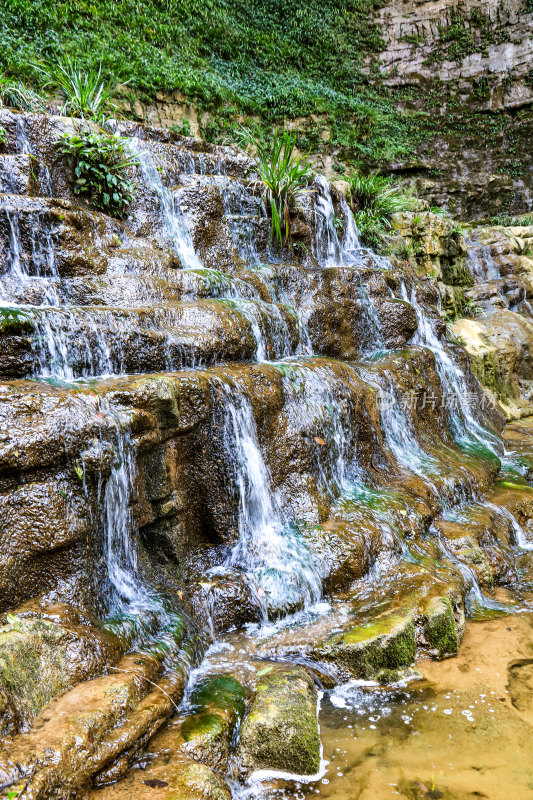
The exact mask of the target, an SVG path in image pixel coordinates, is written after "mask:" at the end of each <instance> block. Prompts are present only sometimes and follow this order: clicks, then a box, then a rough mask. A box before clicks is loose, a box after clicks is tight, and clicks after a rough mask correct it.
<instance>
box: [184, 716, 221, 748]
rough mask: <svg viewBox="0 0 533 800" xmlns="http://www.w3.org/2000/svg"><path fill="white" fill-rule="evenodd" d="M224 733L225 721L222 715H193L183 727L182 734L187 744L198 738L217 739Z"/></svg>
mask: <svg viewBox="0 0 533 800" xmlns="http://www.w3.org/2000/svg"><path fill="white" fill-rule="evenodd" d="M223 733H224V721H223V718H222V717H221V715H220V714H209V713H205V714H193V715H191V716H190V717H187V719H186V720H185V722H184V723H183V724H182V726H181V734H182V736H183V738H184V739H185V741H186V742H190V741H193V740H194V739H198V738H202V739H204V738H212V739H216V738H218V737H220V736H222V735H223Z"/></svg>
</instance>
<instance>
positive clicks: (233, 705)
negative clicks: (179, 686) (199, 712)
mask: <svg viewBox="0 0 533 800" xmlns="http://www.w3.org/2000/svg"><path fill="white" fill-rule="evenodd" d="M191 705H192V707H193V708H207V707H208V708H218V709H220V710H222V711H227V710H230V709H231V710H232V711H233V712H234V713H235V715H236V716H237V718H238V719H240V718H241V717H242V715H243V713H244V688H243V686H242V685H241V684H240V683H239V681H238V680H237V679H236V678H234V677H233V676H232V675H217V676H215V677H214V678H208V679H207V680H205V681H203V682H202V683H201V684H200V685H199V686H198V688H197V689H196V691H195V692H194V694H193V696H192V698H191Z"/></svg>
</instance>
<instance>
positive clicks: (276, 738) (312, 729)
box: [238, 668, 320, 775]
mask: <svg viewBox="0 0 533 800" xmlns="http://www.w3.org/2000/svg"><path fill="white" fill-rule="evenodd" d="M238 756H239V758H240V760H241V765H242V767H243V769H244V770H245V771H246V772H253V771H255V770H260V769H266V770H281V771H282V772H290V773H294V774H297V775H313V774H315V773H317V772H318V770H319V766H320V735H319V730H318V722H317V693H316V690H315V688H314V684H313V681H312V679H311V678H310V677H309V675H308V674H307V673H306V672H305V671H304V670H303V669H301V668H295V669H277V668H275V669H273V670H272V671H271V672H269V673H268V674H267V675H264V676H263V677H261V678H260V681H259V683H258V686H257V694H256V697H255V699H254V701H253V702H252V705H251V707H250V709H249V711H248V714H247V716H246V718H245V720H244V722H243V725H242V728H241V734H240V739H239V746H238Z"/></svg>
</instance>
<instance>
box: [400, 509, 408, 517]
mask: <svg viewBox="0 0 533 800" xmlns="http://www.w3.org/2000/svg"><path fill="white" fill-rule="evenodd" d="M400 514H401V515H402V517H406V516H407V511H406V510H405V508H400Z"/></svg>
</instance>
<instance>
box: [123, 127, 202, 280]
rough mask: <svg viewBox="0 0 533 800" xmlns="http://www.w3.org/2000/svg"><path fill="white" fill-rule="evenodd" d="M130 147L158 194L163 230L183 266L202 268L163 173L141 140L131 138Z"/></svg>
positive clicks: (144, 176) (153, 189)
mask: <svg viewBox="0 0 533 800" xmlns="http://www.w3.org/2000/svg"><path fill="white" fill-rule="evenodd" d="M130 149H131V152H132V153H133V154H134V155H135V156H136V157H137V159H138V162H139V168H140V170H141V173H142V176H143V180H144V182H145V183H146V185H147V186H148V188H149V189H151V190H152V191H153V192H154V193H155V194H156V195H157V198H158V200H159V209H160V215H161V221H162V226H163V231H164V233H165V235H166V236H167V237H168V239H169V240H170V241H171V243H172V245H173V247H174V249H175V250H176V252H177V254H178V256H179V258H180V261H181V265H182V267H183V268H184V269H202V262H201V261H200V259H199V257H198V255H197V254H196V251H195V249H194V245H193V242H192V238H191V235H190V233H189V231H188V230H187V226H186V225H185V222H184V220H183V218H182V216H181V214H180V213H179V210H178V208H177V207H176V203H175V202H174V196H173V194H172V191H171V190H170V189H167V188H166V186H164V185H163V181H162V180H161V174H160V172H159V170H158V169H157V166H156V165H155V163H154V161H153V159H152V157H151V155H150V154H149V153H148V151H147V150H146V149H143V148H142V143H141V141H140V140H139V139H136V138H134V139H131V142H130Z"/></svg>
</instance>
